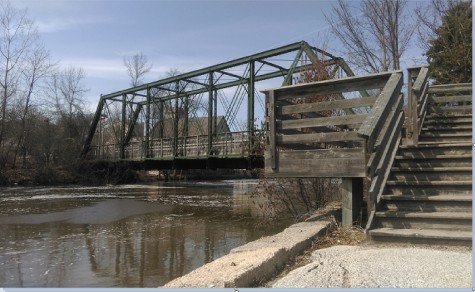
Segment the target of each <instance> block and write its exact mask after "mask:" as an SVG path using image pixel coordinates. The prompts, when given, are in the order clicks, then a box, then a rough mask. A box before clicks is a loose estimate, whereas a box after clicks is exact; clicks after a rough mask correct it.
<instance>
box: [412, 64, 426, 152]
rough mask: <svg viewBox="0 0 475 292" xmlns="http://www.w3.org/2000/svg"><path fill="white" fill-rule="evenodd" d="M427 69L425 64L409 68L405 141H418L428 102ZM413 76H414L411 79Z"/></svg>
mask: <svg viewBox="0 0 475 292" xmlns="http://www.w3.org/2000/svg"><path fill="white" fill-rule="evenodd" d="M428 77H429V69H428V68H427V67H426V66H423V67H416V68H411V69H410V70H409V79H408V127H407V132H408V133H407V134H408V137H407V141H409V142H410V144H412V145H417V144H418V143H419V134H420V132H421V126H422V123H423V122H424V119H425V115H426V109H427V104H428V93H429V90H428V88H429V82H428ZM413 78H416V79H415V80H413Z"/></svg>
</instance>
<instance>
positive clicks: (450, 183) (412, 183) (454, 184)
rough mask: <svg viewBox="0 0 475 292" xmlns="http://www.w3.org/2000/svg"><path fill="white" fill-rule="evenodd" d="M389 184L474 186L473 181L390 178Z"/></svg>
mask: <svg viewBox="0 0 475 292" xmlns="http://www.w3.org/2000/svg"><path fill="white" fill-rule="evenodd" d="M386 185H388V186H398V185H399V186H425V187H429V186H472V181H398V180H389V181H387V182H386Z"/></svg>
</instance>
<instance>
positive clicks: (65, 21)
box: [36, 17, 107, 33]
mask: <svg viewBox="0 0 475 292" xmlns="http://www.w3.org/2000/svg"><path fill="white" fill-rule="evenodd" d="M104 22H107V20H104V19H100V20H99V19H93V18H87V17H86V18H71V17H68V18H51V19H38V20H36V25H37V26H38V30H39V32H40V33H52V32H58V31H66V30H71V29H74V28H77V27H81V26H83V25H90V24H98V23H104Z"/></svg>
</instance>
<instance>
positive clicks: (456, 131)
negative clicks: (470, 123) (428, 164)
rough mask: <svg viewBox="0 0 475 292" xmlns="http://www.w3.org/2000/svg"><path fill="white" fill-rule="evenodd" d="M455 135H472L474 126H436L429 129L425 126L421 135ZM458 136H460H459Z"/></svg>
mask: <svg viewBox="0 0 475 292" xmlns="http://www.w3.org/2000/svg"><path fill="white" fill-rule="evenodd" d="M454 135H459V136H462V135H465V136H467V135H470V136H471V135H472V128H468V129H464V128H459V127H445V128H436V129H429V128H424V129H422V132H421V136H422V137H451V136H454ZM457 137H458V136H457Z"/></svg>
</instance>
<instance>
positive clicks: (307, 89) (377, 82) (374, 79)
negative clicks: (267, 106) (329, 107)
mask: <svg viewBox="0 0 475 292" xmlns="http://www.w3.org/2000/svg"><path fill="white" fill-rule="evenodd" d="M390 76H391V73H390V72H384V73H376V74H370V75H366V76H353V77H347V78H340V79H332V80H325V81H319V82H312V83H305V84H297V85H290V86H284V87H280V88H276V89H273V90H274V91H275V93H276V100H283V99H290V98H294V97H305V96H318V95H327V94H333V93H342V92H351V91H361V90H367V89H373V88H381V87H383V86H384V84H385V83H386V82H387V80H388V78H389V77H390ZM271 90H272V89H271ZM267 91H268V90H265V91H263V92H267Z"/></svg>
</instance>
